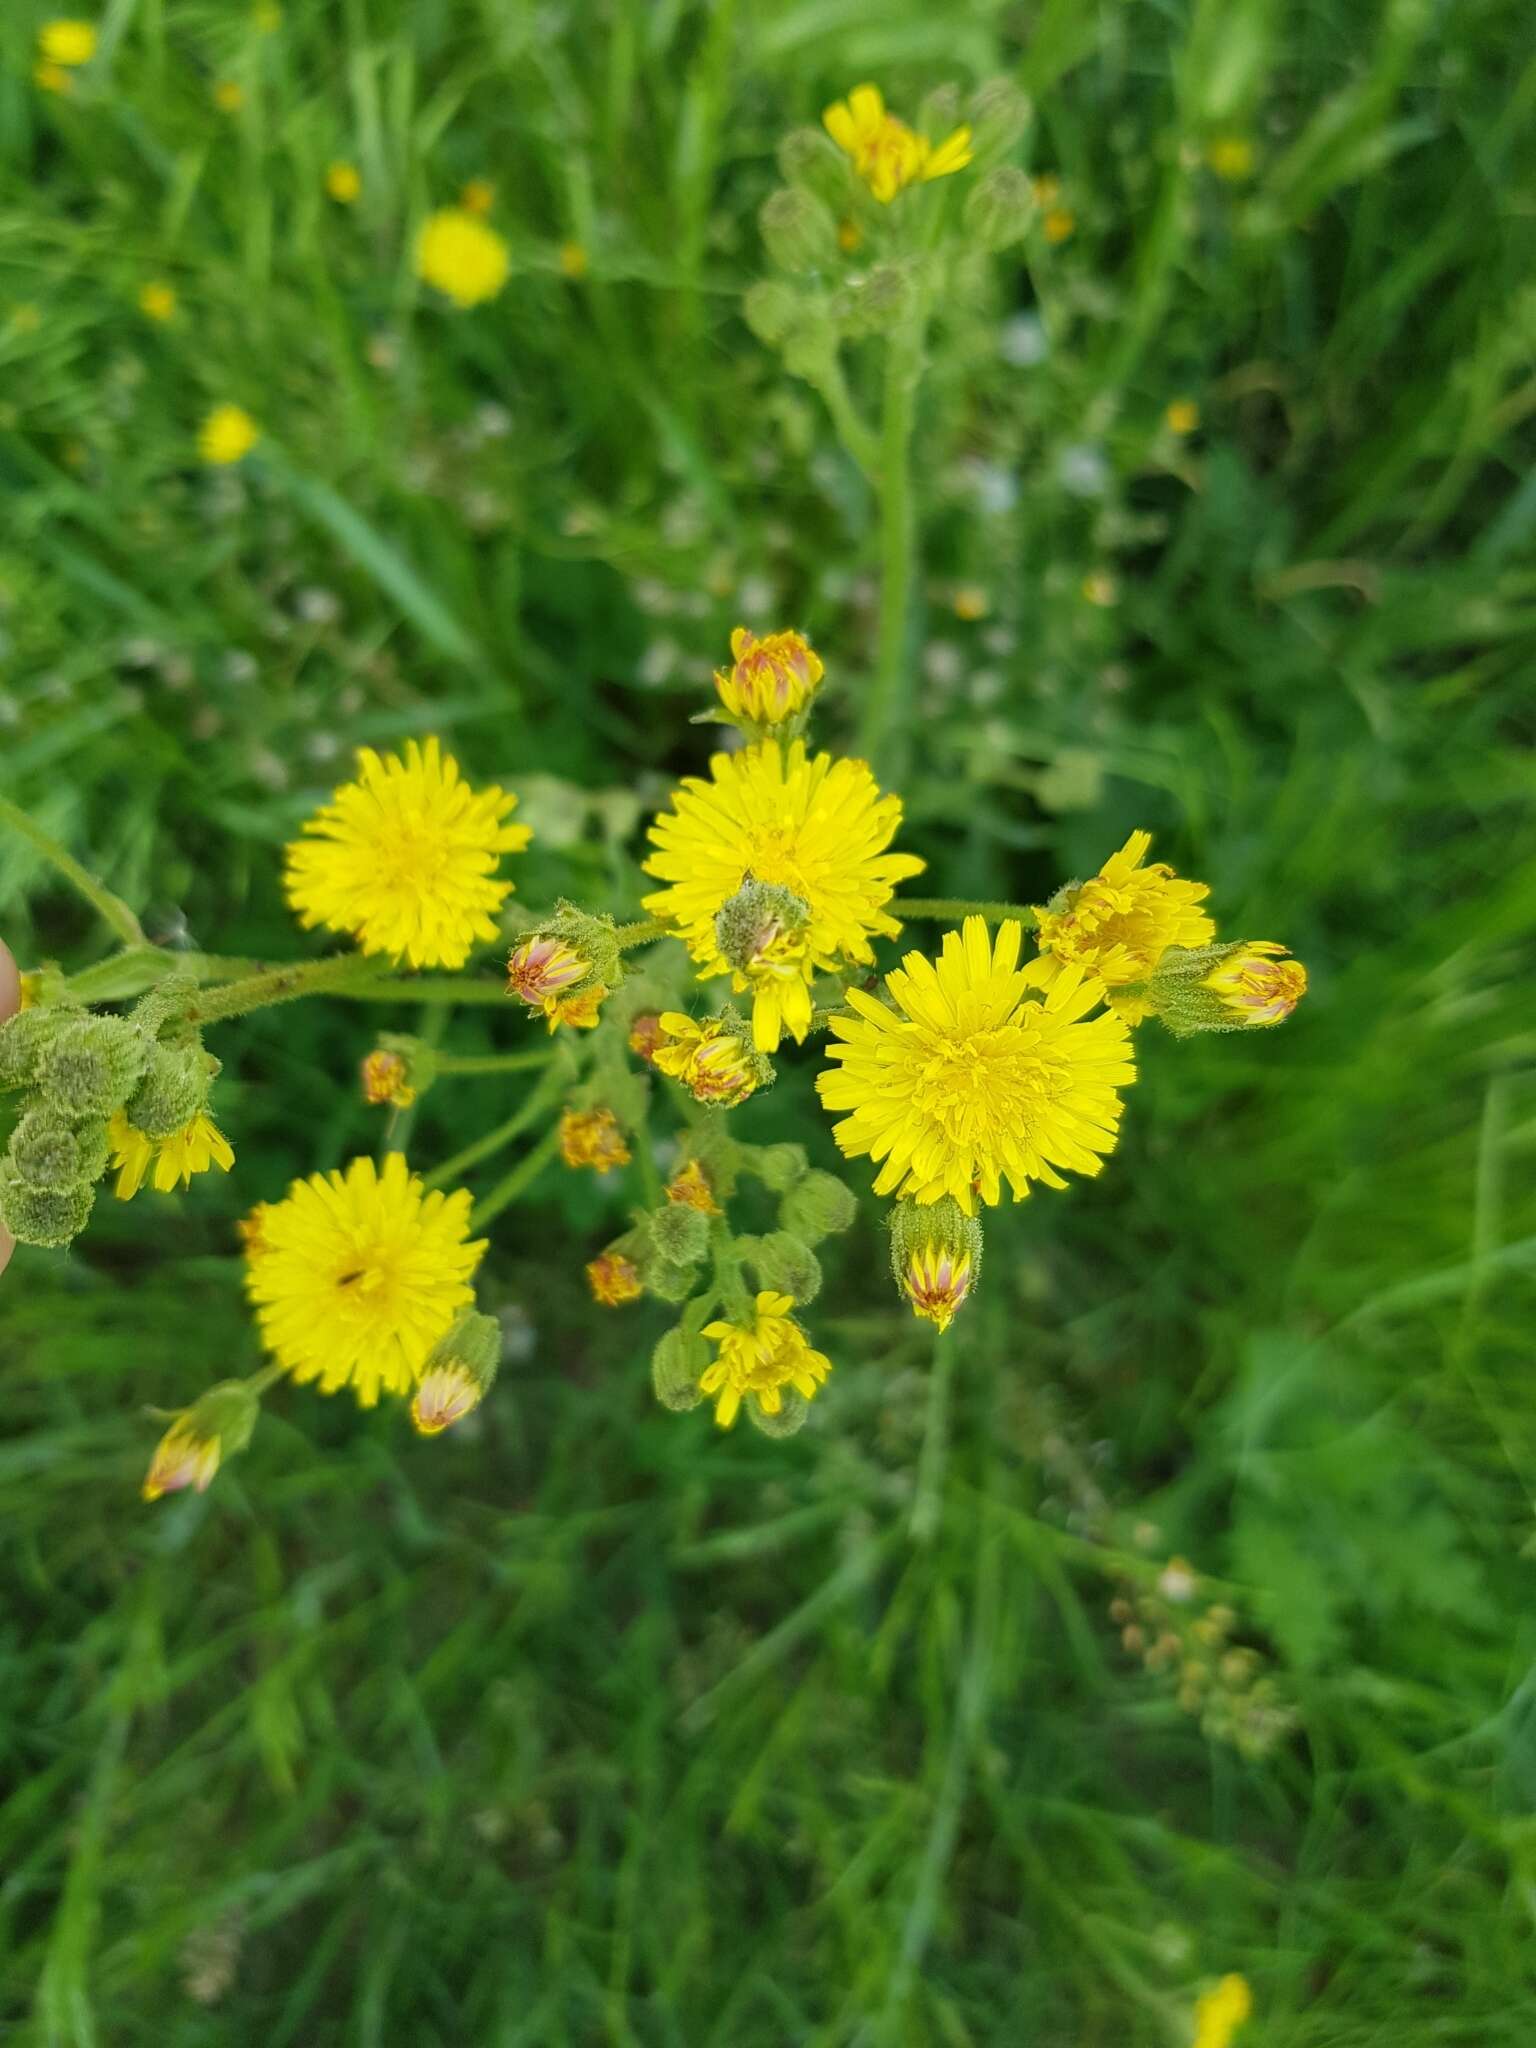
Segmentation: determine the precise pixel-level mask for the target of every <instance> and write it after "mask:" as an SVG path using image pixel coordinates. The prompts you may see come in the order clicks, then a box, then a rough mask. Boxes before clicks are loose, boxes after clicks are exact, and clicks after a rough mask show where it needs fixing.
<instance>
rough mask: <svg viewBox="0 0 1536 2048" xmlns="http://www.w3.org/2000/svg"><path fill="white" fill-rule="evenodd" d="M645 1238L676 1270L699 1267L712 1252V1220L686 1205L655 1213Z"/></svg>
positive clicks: (671, 1205)
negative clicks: (707, 1252) (710, 1236)
mask: <svg viewBox="0 0 1536 2048" xmlns="http://www.w3.org/2000/svg"><path fill="white" fill-rule="evenodd" d="M646 1236H647V1238H648V1239H649V1241H650V1243H651V1245H652V1247H653V1248H654V1249H655V1251H656V1252H657V1254H658V1255H659V1256H660V1257H661V1258H663V1259H666V1260H668V1261H669V1262H670V1263H671V1264H672V1265H674V1266H696V1265H697V1264H698V1262H699V1260H700V1259H702V1258H703V1256H704V1254H705V1252H706V1251H707V1250H708V1249H709V1218H708V1217H707V1216H706V1215H705V1214H704V1212H703V1211H702V1210H701V1209H694V1208H690V1207H689V1206H688V1204H687V1203H686V1202H668V1203H666V1204H665V1205H664V1206H663V1207H662V1208H660V1209H653V1210H652V1211H651V1214H650V1216H649V1217H648V1218H647V1220H646Z"/></svg>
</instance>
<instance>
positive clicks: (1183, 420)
mask: <svg viewBox="0 0 1536 2048" xmlns="http://www.w3.org/2000/svg"><path fill="white" fill-rule="evenodd" d="M1163 424H1164V425H1165V426H1166V427H1167V429H1168V431H1169V433H1170V434H1181V435H1182V434H1192V433H1193V432H1194V431H1195V429H1196V427H1198V426H1199V424H1200V408H1199V406H1198V405H1196V403H1195V401H1194V400H1193V399H1192V398H1175V399H1173V400H1172V401H1171V402H1170V404H1169V406H1168V409H1167V410H1166V412H1164V414H1163Z"/></svg>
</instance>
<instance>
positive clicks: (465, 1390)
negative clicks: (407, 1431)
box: [411, 1308, 501, 1436]
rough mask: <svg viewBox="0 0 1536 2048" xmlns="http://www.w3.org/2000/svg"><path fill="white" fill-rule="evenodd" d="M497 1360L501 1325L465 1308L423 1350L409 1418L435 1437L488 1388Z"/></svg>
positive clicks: (456, 1420) (472, 1405)
mask: <svg viewBox="0 0 1536 2048" xmlns="http://www.w3.org/2000/svg"><path fill="white" fill-rule="evenodd" d="M500 1364H501V1325H500V1323H499V1322H497V1320H496V1318H495V1317H494V1316H483V1315H481V1314H480V1313H479V1312H478V1311H477V1310H475V1309H472V1308H468V1309H465V1311H464V1313H463V1314H462V1315H461V1316H460V1317H459V1319H458V1320H457V1322H455V1323H454V1325H453V1327H452V1328H451V1329H450V1330H449V1332H448V1334H447V1335H446V1336H445V1337H440V1338H439V1339H438V1341H437V1343H436V1344H435V1345H434V1346H433V1348H432V1349H431V1350H430V1351H429V1352H428V1353H427V1356H426V1359H425V1361H424V1363H423V1365H422V1368H421V1377H420V1379H419V1380H418V1381H417V1383H416V1392H415V1394H414V1395H413V1396H412V1398H411V1421H412V1422H413V1423H414V1425H415V1427H416V1429H417V1430H418V1432H419V1433H420V1434H421V1435H422V1436H438V1435H440V1434H441V1432H442V1431H443V1430H445V1429H447V1428H448V1427H449V1425H450V1424H452V1423H455V1422H459V1421H462V1420H463V1418H464V1417H465V1416H466V1415H467V1414H468V1413H469V1411H470V1410H471V1409H472V1408H478V1407H479V1405H480V1403H481V1402H482V1401H483V1400H484V1399H485V1396H486V1395H487V1394H488V1393H489V1392H490V1390H491V1386H492V1384H493V1382H494V1381H495V1378H496V1371H497V1367H498V1366H499V1365H500Z"/></svg>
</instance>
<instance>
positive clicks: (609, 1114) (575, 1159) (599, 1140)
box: [560, 1109, 630, 1173]
mask: <svg viewBox="0 0 1536 2048" xmlns="http://www.w3.org/2000/svg"><path fill="white" fill-rule="evenodd" d="M560 1156H561V1158H562V1159H563V1160H564V1161H565V1163H566V1165H567V1166H570V1167H582V1166H590V1167H591V1168H592V1170H593V1172H594V1173H611V1172H612V1171H613V1170H614V1168H615V1167H618V1166H627V1165H628V1164H629V1160H630V1151H629V1147H628V1145H627V1144H626V1143H625V1142H624V1133H623V1131H622V1130H621V1129H620V1128H619V1120H618V1118H617V1117H616V1116H615V1115H614V1113H613V1111H612V1110H611V1109H568V1110H567V1111H566V1112H565V1114H564V1115H563V1116H562V1117H561V1119H560Z"/></svg>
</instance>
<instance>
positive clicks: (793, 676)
mask: <svg viewBox="0 0 1536 2048" xmlns="http://www.w3.org/2000/svg"><path fill="white" fill-rule="evenodd" d="M731 660H732V664H733V665H732V666H731V667H730V668H728V669H720V668H717V669H716V670H715V688H716V689H717V690H718V691H719V693H720V702H721V703H722V704H723V705H724V706H725V708H726V710H727V711H729V712H732V713H733V714H734V715H735V716H736V717H737V718H743V719H746V720H748V721H749V722H750V723H751V724H753V725H782V724H783V723H784V721H785V720H786V719H788V718H795V717H797V716H798V715H799V713H800V712H802V711H803V710H804V709H805V707H806V705H807V704H809V703H810V701H811V699H812V698H813V697H814V696H815V694H816V690H817V686H818V684H819V683H820V682H821V679H822V676H823V674H824V673H825V671H824V670H823V668H822V665H821V658H820V656H819V655H818V654H817V653H816V650H815V649H814V648H813V647H812V646H811V643H810V642H809V641H808V640H807V639H806V638H805V636H804V635H803V634H801V633H769V634H767V635H765V636H764V638H762V639H761V640H760V639H759V638H758V637H757V635H756V634H755V633H749V632H748V631H747V628H746V627H745V626H738V627H737V628H736V630H735V632H734V633H733V634H732V635H731Z"/></svg>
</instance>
